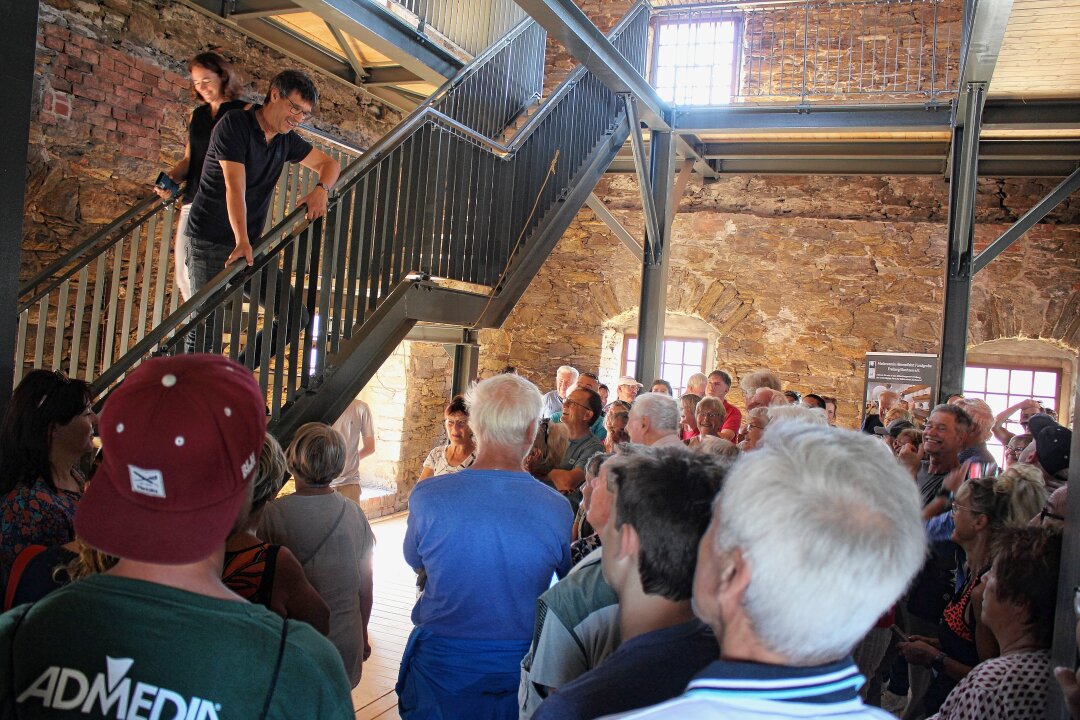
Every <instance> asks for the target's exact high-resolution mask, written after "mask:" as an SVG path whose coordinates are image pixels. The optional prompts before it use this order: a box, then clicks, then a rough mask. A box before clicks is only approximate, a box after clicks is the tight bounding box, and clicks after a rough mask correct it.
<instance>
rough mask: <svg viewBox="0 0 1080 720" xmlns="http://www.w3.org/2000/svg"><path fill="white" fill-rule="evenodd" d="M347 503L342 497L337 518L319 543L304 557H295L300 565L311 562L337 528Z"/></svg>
mask: <svg viewBox="0 0 1080 720" xmlns="http://www.w3.org/2000/svg"><path fill="white" fill-rule="evenodd" d="M348 504H349V501H348V500H345V499H344V498H342V503H341V510H340V511H339V512H338V516H337V520H334V524H333V525H331V526H330V530H329V531H327V533H326V535H325V536H324V537H323V539H322V540H320V541H319V544H318V545H316V546H315V549H314V550H312V551H311V552H309V553H308V554H307V556H306V557H304V558H300V557H297V559H298V560H300V564H301V565H307V564H308V563H309V562H311V559H312V558H313V557H315V556H316V555H318V554H319V551H320V550H322V546H323V545H325V544H326V541H327V540H329V539H330V536H331V535H333V534H334V531H335V530H337V527H338V525H340V524H341V518H343V517H345V508H346V507H347V506H348Z"/></svg>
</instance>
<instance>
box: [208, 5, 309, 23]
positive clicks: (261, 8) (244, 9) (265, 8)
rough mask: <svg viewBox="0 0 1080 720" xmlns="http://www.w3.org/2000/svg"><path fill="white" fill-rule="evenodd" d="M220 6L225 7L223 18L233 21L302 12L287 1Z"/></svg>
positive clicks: (301, 9)
mask: <svg viewBox="0 0 1080 720" xmlns="http://www.w3.org/2000/svg"><path fill="white" fill-rule="evenodd" d="M222 4H224V5H225V7H224V8H223V10H224V13H225V16H226V17H229V18H232V19H233V20H249V19H252V18H258V17H272V16H274V15H288V14H291V13H298V12H304V10H303V8H300V7H297V5H296V3H293V2H289V0H232V2H231V3H228V4H225V3H219V5H222Z"/></svg>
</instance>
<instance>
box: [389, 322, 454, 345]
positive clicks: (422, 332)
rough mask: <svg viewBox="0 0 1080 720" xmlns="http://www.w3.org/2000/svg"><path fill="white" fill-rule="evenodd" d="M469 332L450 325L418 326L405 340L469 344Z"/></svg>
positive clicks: (442, 343)
mask: <svg viewBox="0 0 1080 720" xmlns="http://www.w3.org/2000/svg"><path fill="white" fill-rule="evenodd" d="M469 332H470V331H469V330H466V329H465V328H462V327H454V326H450V325H416V326H415V327H413V329H412V330H410V331H409V334H408V335H406V336H405V339H406V340H409V341H410V342H426V343H438V344H439V345H459V344H461V343H464V342H468V337H469V335H468V334H469Z"/></svg>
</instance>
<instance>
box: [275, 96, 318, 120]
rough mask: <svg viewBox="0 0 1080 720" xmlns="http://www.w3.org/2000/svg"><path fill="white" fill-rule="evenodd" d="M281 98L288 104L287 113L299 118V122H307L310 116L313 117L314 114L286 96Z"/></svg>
mask: <svg viewBox="0 0 1080 720" xmlns="http://www.w3.org/2000/svg"><path fill="white" fill-rule="evenodd" d="M282 97H283V98H285V100H286V101H287V102H288V103H289V113H290V114H292V115H295V116H297V117H299V118H300V121H301V122H303V121H304V120H307V119H308V118H310V117H311V116H312V115H314V113H312V112H311V111H309V110H305V109H304V108H302V107H300V106H299V105H297V104H296V103H294V102H293V101H292V99H291V98H290V97H289V96H288V95H282Z"/></svg>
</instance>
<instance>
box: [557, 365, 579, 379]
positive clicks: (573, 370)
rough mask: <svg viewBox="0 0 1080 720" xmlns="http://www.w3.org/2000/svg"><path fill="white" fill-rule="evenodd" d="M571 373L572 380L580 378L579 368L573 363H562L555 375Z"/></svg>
mask: <svg viewBox="0 0 1080 720" xmlns="http://www.w3.org/2000/svg"><path fill="white" fill-rule="evenodd" d="M564 372H568V373H570V382H572V383H575V382H577V379H578V370H577V368H576V367H574V366H572V365H560V366H559V369H558V370H556V371H555V377H558V376H559V373H564Z"/></svg>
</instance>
